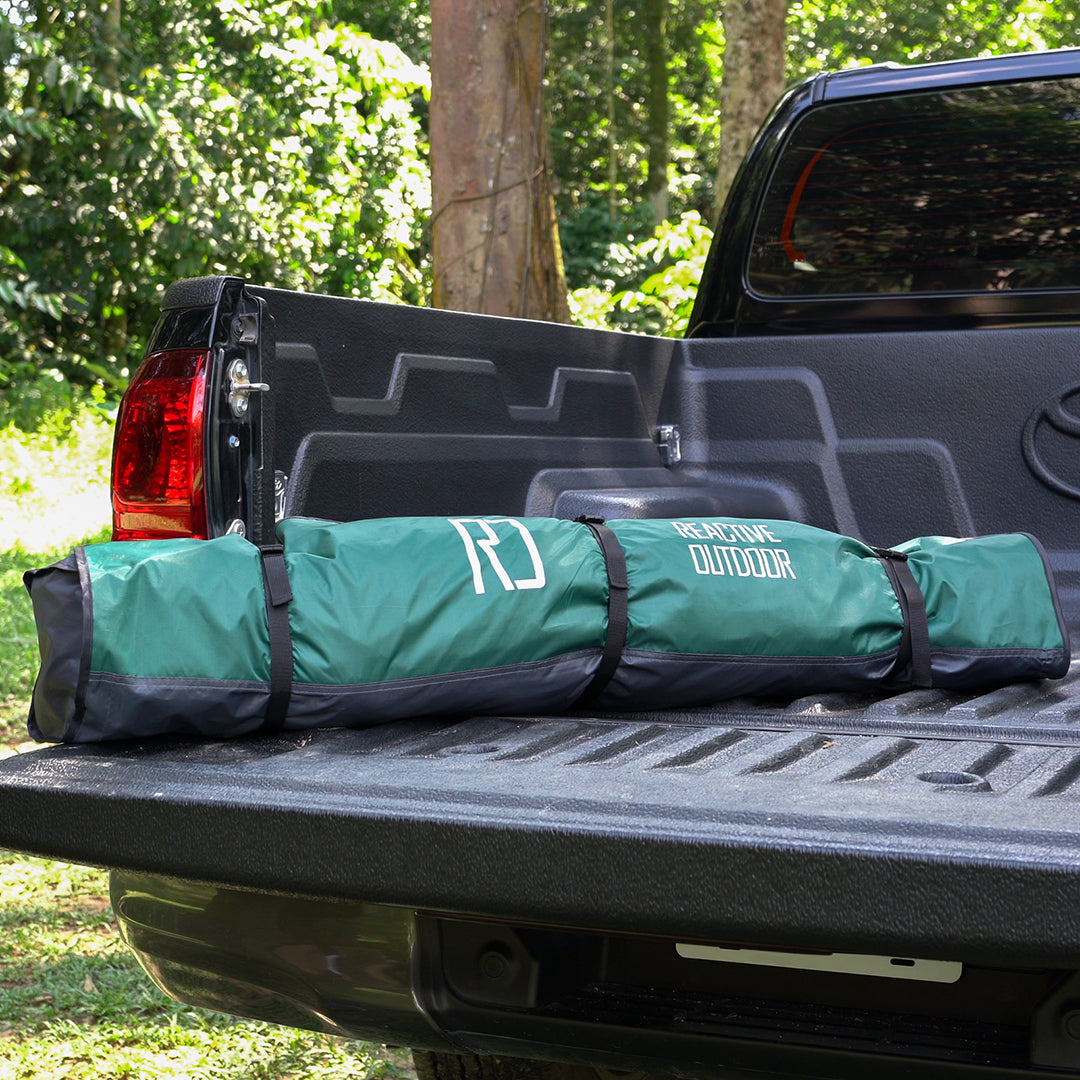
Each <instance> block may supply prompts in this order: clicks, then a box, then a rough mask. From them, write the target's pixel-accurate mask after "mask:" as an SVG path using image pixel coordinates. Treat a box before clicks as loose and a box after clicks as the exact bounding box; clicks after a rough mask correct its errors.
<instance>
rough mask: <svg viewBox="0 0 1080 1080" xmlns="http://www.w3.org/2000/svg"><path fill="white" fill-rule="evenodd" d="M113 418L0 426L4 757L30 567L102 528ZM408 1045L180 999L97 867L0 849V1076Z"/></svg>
mask: <svg viewBox="0 0 1080 1080" xmlns="http://www.w3.org/2000/svg"><path fill="white" fill-rule="evenodd" d="M110 437H111V436H110V429H109V425H108V423H107V422H106V421H105V420H103V419H102V418H101V417H100V416H98V415H97V414H96V413H94V412H92V411H87V412H84V413H81V414H78V415H76V416H75V417H74V418H71V417H66V418H65V417H59V418H58V419H57V420H56V422H54V423H52V424H51V425H50V424H47V425H46V426H45V428H44V430H41V431H39V432H36V433H33V434H27V433H24V432H20V431H18V430H16V429H14V428H11V427H9V428H6V429H0V757H3V756H7V755H9V754H13V753H26V752H30V751H32V749H33V747H34V744H32V743H29V742H28V741H27V736H26V729H25V722H26V711H27V707H28V704H29V697H30V692H31V689H32V687H33V679H34V675H35V673H36V670H37V639H36V634H35V631H34V618H33V612H32V610H31V607H30V602H29V600H28V598H27V596H26V592H25V589H24V588H23V584H22V575H23V573H24V572H25V571H26V570H29V569H31V568H33V567H37V566H47V565H48V564H49V563H51V562H55V561H56V560H57V559H60V558H63V556H64V555H66V554H67V553H68V551H69V550H70V549H71V547H73V546H74V545H75V544H78V543H81V542H84V541H85V542H89V541H92V540H104V539H107V536H108V521H109V500H108V476H109V460H108V454H109V445H110ZM414 1075H415V1074H414V1073H413V1071H412V1068H411V1064H410V1062H409V1055H408V1052H407V1051H388V1050H386V1049H384V1048H379V1047H374V1046H371V1045H369V1044H365V1043H360V1042H353V1041H350V1040H345V1039H338V1038H333V1037H330V1036H326V1035H319V1034H314V1033H312V1032H301V1031H295V1030H293V1029H291V1028H283V1027H277V1026H275V1025H273V1024H263V1023H254V1022H251V1021H244V1020H238V1019H235V1018H233V1017H228V1016H224V1015H222V1014H219V1013H212V1012H207V1011H205V1010H201V1009H195V1008H189V1007H187V1006H184V1005H180V1004H178V1003H176V1002H174V1001H172V1000H171V999H170V998H168V997H166V996H165V995H164V994H163V993H161V991H159V990H158V989H157V988H156V987H155V986H154V985H153V984H152V983H151V982H150V980H149V979H148V978H147V977H146V975H145V974H144V973H143V971H142V969H141V968H140V967H139V965H138V963H137V962H136V961H135V959H134V957H133V956H132V955H131V954H130V953H129V952H128V951H127V949H126V948H125V947H124V946H123V945H122V944H121V942H120V939H119V937H118V935H117V933H116V928H115V926H114V925H113V921H112V913H111V910H110V908H109V903H108V876H107V874H106V873H105V872H104V871H102V870H95V869H90V868H88V867H80V866H68V865H66V864H62V863H56V862H50V861H47V860H44V859H31V858H27V857H25V856H21V855H16V854H13V853H11V852H4V851H0V1080H113V1078H116V1080H120V1078H124V1080H128V1078H140V1080H156V1078H159V1077H160V1078H162V1080H165V1078H169V1080H175V1078H191V1080H196V1078H197V1080H233V1078H235V1080H241V1078H243V1080H286V1078H290V1080H291V1078H294V1077H295V1078H297V1080H299V1078H300V1077H304V1078H311V1080H315V1078H321V1080H346V1078H348V1080H361V1078H365V1077H372V1078H377V1077H386V1078H388V1080H393V1078H411V1077H413V1076H414Z"/></svg>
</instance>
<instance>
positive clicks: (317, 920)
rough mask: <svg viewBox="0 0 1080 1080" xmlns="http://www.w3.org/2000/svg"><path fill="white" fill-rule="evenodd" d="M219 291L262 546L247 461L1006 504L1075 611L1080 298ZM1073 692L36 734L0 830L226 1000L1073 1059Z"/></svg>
mask: <svg viewBox="0 0 1080 1080" xmlns="http://www.w3.org/2000/svg"><path fill="white" fill-rule="evenodd" d="M215 288H217V287H216V286H210V287H207V286H200V287H198V288H195V289H191V288H188V287H182V288H180V289H179V290H177V291H174V292H173V293H172V294H171V295H172V298H173V301H174V302H176V303H187V302H192V303H195V302H199V303H201V302H203V301H204V300H205V297H207V296H208V295H216V296H218V297H220V296H221V295H224V292H223V291H222V289H221V288H217V292H215V291H214V289H215ZM229 288H230V289H233V290H238V289H239V283H236V282H235V281H234V282H233V283H232V284H230V286H229ZM247 295H248V298H249V300H250V301H251V302H252V303H255V302H257V303H258V304H260V305H262V313H263V314H262V324H261V332H260V334H259V337H258V342H257V345H250V346H245V347H250V348H251V349H253V350H256V352H257V355H256V353H255V352H253V354H252V356H251V357H250V358H249V360H250V363H249V365H248V366H249V370H250V371H251V372H252V377H253V378H254V379H259V380H260V381H262V382H265V383H267V384H269V386H270V388H271V389H270V392H269V393H267V394H263V395H260V397H261V399H262V400H261V401H260V404H259V406H258V409H259V410H264V411H262V412H260V413H259V414H258V415H259V416H260V417H261V420H260V422H261V423H262V426H263V430H262V432H261V434H260V435H259V436H258V437H257V438H256V437H254V436H253V437H252V439H251V442H250V445H251V446H253V447H260V446H261V447H265V448H267V454H268V455H269V460H267V459H266V458H265V457H264V458H263V459H262V460H260V461H258V462H257V463H255V464H256V465H257V468H254V469H252V470H251V475H255V476H258V477H259V478H260V479H259V481H258V482H259V483H261V484H262V485H263V489H262V490H263V494H262V495H261V496H260V497H259V498H252V499H251V504H252V505H253V506H255V507H256V509H257V511H258V512H261V513H262V514H263V515H264V516H263V518H262V519H261V520H258V519H256V520H253V521H249V522H248V526H249V535H255V536H256V538H259V537H266V536H268V535H269V534H270V531H271V530H272V527H273V521H272V516H273V515H272V508H273V502H274V500H273V499H272V498H271V494H270V489H272V487H273V485H272V484H271V483H270V480H271V478H272V479H273V480H274V481H275V482H276V485H277V487H278V488H279V491H280V499H279V500H278V503H279V509H280V510H283V511H284V512H285V513H286V514H289V515H310V516H331V517H340V518H358V517H369V516H392V515H409V514H435V515H439V516H453V515H461V514H464V515H472V514H487V513H491V514H535V515H551V516H557V517H576V516H577V515H579V514H582V513H592V514H599V515H601V516H605V517H609V518H619V517H666V518H675V517H690V518H698V519H708V518H714V519H715V518H729V517H750V518H756V519H759V520H760V519H765V518H771V517H779V518H785V517H787V518H794V519H797V520H801V521H804V522H807V523H808V524H811V525H816V526H819V527H822V528H827V529H833V530H835V531H838V532H843V533H846V534H849V535H853V536H857V537H859V538H861V539H863V540H866V541H867V542H869V543H872V544H875V545H879V546H890V545H892V544H895V543H898V542H902V541H904V540H906V539H909V538H911V537H914V536H919V535H929V534H945V535H953V536H967V535H973V534H979V533H990V532H1007V531H1009V532H1011V531H1021V530H1022V531H1030V532H1032V533H1034V534H1035V535H1036V536H1037V537H1039V539H1040V540H1041V541H1042V542H1043V545H1044V547H1045V548H1046V549H1047V552H1048V555H1049V559H1050V562H1051V565H1052V567H1053V569H1054V572H1055V576H1056V578H1057V581H1058V585H1059V590H1060V593H1061V601H1062V609H1063V612H1064V615H1065V618H1066V620H1067V622H1068V623H1069V625H1070V627H1071V628H1072V631H1073V633H1074V634H1075V632H1076V630H1077V628H1078V627H1080V544H1078V542H1077V537H1078V536H1080V473H1078V471H1077V467H1076V457H1075V438H1076V435H1077V433H1078V432H1080V412H1074V410H1077V409H1078V406H1077V401H1078V400H1080V384H1078V383H1077V381H1076V362H1075V357H1076V353H1077V348H1076V345H1077V339H1078V336H1080V331H1077V330H1076V329H1074V328H1048V327H1032V328H1030V329H1023V328H1021V329H1013V330H998V331H989V330H972V331H964V330H951V331H948V332H941V333H935V332H932V331H925V332H920V333H905V334H886V333H882V334H845V335H838V336H831V337H812V336H808V337H789V338H784V339H764V338H762V339H745V340H744V339H739V338H733V339H722V340H721V339H716V340H706V339H702V340H689V341H683V342H671V341H658V340H656V339H650V338H644V337H635V336H627V335H618V334H610V333H604V332H592V331H585V330H580V329H578V328H571V327H555V326H542V325H539V324H523V323H520V322H518V321H516V320H504V319H490V318H482V317H476V316H466V315H461V314H458V313H452V312H437V311H425V310H417V309H408V308H392V307H387V306H385V305H379V304H370V303H363V302H358V301H347V300H340V299H336V298H332V297H318V296H304V295H300V294H294V293H283V292H279V291H277V290H270V289H250V290H248V293H247ZM200 297H201V298H203V300H200V299H199V298H200ZM166 299H167V300H168V297H167V298H166ZM224 314H225V315H228V313H227V312H226V313H224ZM252 337H253V335H250V334H248V333H247V332H246V331H245V334H244V335H243V338H244V341H245V342H247V341H249V340H250V339H251V338H252ZM208 430H211V431H213V430H215V429H214V428H213V427H212V426H211V427H210V428H209V429H208ZM222 430H224V429H222ZM219 434H220V432H219ZM218 459H219V460H220V461H221V462H225V463H227V461H228V456H227V454H226V453H225V452H224V449H223V450H222V452H221V453H220V454H219V455H218ZM223 467H224V466H223ZM244 475H246V474H244V473H243V470H240V469H237V470H236V478H238V479H236V482H237V483H244V482H246V481H245V480H244ZM208 486H209V489H210V490H211V494H212V493H213V477H210V480H209V481H208ZM226 486H227V485H226ZM242 503H243V500H242V499H240V500H238V501H237V503H236V504H235V505H237V506H240V505H241V504H242ZM222 510H223V511H224V508H222ZM230 512H234V511H232V510H230ZM267 515H268V516H267ZM220 516H221V517H222V518H223V519H224V517H225V516H226V515H225V514H224V512H223V513H222V514H221V515H220ZM256 525H257V526H258V527H255V526H256ZM993 584H994V583H993V582H992V581H988V582H987V587H988V588H993ZM717 617H718V618H722V617H724V613H723V612H722V611H721V612H718V613H717ZM1077 718H1080V668H1078V667H1076V666H1074V667H1073V669H1072V671H1071V673H1070V675H1069V676H1068V677H1067V678H1066V679H1064V680H1061V681H1058V682H1048V683H1039V684H1018V685H1014V686H1011V687H1007V688H1005V689H1002V690H998V691H996V692H994V693H991V694H986V695H982V696H977V697H972V696H967V695H962V694H949V693H944V692H942V691H936V690H925V691H922V690H921V691H914V692H909V693H903V694H896V695H891V696H890V695H886V694H870V695H863V696H858V697H856V696H850V695H848V696H845V695H835V696H814V697H808V698H801V699H799V700H795V701H774V702H768V701H748V700H739V701H730V702H725V703H720V704H717V705H716V706H714V707H711V708H707V709H697V710H682V711H665V712H652V713H641V714H617V715H616V714H600V715H598V714H595V713H593V712H581V713H575V714H572V715H568V716H557V717H553V716H530V715H522V716H505V717H503V716H485V717H459V718H456V719H425V718H416V719H414V720H408V721H401V722H395V723H390V724H386V725H383V726H378V727H371V728H367V729H356V730H351V729H348V730H347V729H325V730H315V731H311V732H307V733H303V734H289V735H275V736H254V737H248V738H243V739H237V740H225V741H214V742H203V741H197V740H179V739H175V740H173V739H169V740H166V739H162V740H154V741H146V742H143V743H117V744H108V745H101V746H76V747H57V748H52V749H42V750H37V751H33V752H30V753H27V754H23V755H20V756H16V757H14V758H10V759H8V760H6V761H3V762H0V844H2V845H4V846H6V847H10V848H13V849H16V850H22V851H26V852H30V853H36V854H43V855H49V856H54V857H57V858H63V859H69V860H74V861H81V862H87V863H93V864H99V865H103V866H108V867H111V868H112V869H113V870H114V875H113V881H114V886H113V899H114V907H115V909H116V911H117V915H118V918H119V920H120V924H121V927H122V931H123V933H124V935H125V937H126V939H127V940H128V942H129V944H131V945H132V947H133V948H134V949H135V951H136V953H137V954H138V955H139V956H140V958H141V959H142V961H143V963H144V964H145V965H146V967H147V969H148V970H149V971H150V972H151V974H152V975H153V976H154V978H155V979H157V980H158V982H159V983H160V984H161V985H162V986H164V987H166V988H167V989H168V990H169V991H170V992H171V993H174V994H176V995H177V996H179V997H181V998H182V999H183V1000H187V1001H192V1002H195V1003H199V1004H204V1005H208V1006H210V1007H212V1008H218V1009H222V1010H224V1011H228V1012H234V1013H239V1014H242V1015H249V1016H257V1017H262V1018H264V1019H270V1020H277V1021H279V1022H282V1023H289V1024H294V1025H297V1026H308V1027H314V1028H318V1029H321V1030H327V1031H336V1032H341V1033H345V1034H351V1035H357V1036H360V1037H363V1038H369V1039H376V1040H380V1041H390V1042H394V1043H398V1044H402V1045H408V1046H412V1047H420V1048H423V1047H429V1048H432V1049H439V1050H443V1051H451V1052H462V1051H465V1052H483V1053H487V1054H497V1055H498V1054H501V1055H511V1056H516V1057H522V1058H536V1057H548V1058H550V1059H552V1060H555V1061H561V1062H564V1063H571V1064H582V1065H589V1066H593V1067H603V1066H606V1067H609V1068H613V1069H623V1070H625V1069H645V1070H648V1071H652V1072H661V1073H666V1072H670V1071H675V1072H677V1073H678V1074H679V1075H682V1076H689V1077H695V1076H699V1077H707V1076H711V1075H713V1073H714V1072H715V1067H716V1065H717V1063H719V1062H723V1063H725V1064H727V1065H730V1066H733V1067H736V1066H737V1067H744V1068H750V1069H756V1070H773V1071H778V1072H785V1073H789V1074H799V1075H817V1076H823V1077H833V1078H835V1077H839V1076H852V1077H854V1076H860V1077H861V1076H864V1075H865V1074H866V1070H867V1069H868V1068H872V1069H874V1071H875V1074H878V1075H880V1076H882V1077H883V1078H884V1077H886V1076H895V1077H897V1078H899V1077H901V1076H911V1075H918V1076H920V1077H921V1076H926V1075H931V1074H930V1073H927V1072H926V1071H925V1070H924V1066H925V1065H926V1063H928V1062H931V1061H935V1062H939V1063H949V1064H948V1068H947V1069H946V1071H945V1072H942V1073H940V1074H935V1075H948V1076H950V1077H954V1078H955V1077H960V1076H966V1075H970V1076H980V1077H986V1076H995V1077H998V1078H1004V1077H1006V1076H1009V1077H1013V1076H1015V1077H1019V1076H1022V1075H1023V1076H1029V1075H1031V1072H1032V1070H1035V1071H1036V1072H1037V1071H1039V1070H1044V1069H1056V1068H1067V1069H1071V1070H1072V1071H1073V1073H1074V1074H1075V1073H1076V1072H1077V1071H1078V1070H1080V1037H1074V1035H1073V1034H1072V1032H1073V1031H1074V1030H1075V1031H1077V1032H1080V1004H1077V1003H1080V975H1078V974H1077V972H1078V971H1080V934H1077V932H1076V925H1077V923H1076V912H1077V911H1078V910H1080V849H1078V847H1077V845H1076V842H1075V828H1076V820H1077V799H1078V798H1080V782H1078V781H1080V730H1078V725H1077ZM702 948H703V949H705V950H706V951H708V950H716V949H721V950H724V951H723V952H721V953H718V954H715V956H717V957H723V959H722V960H718V961H717V962H709V961H708V959H694V958H687V957H686V956H684V952H681V951H680V949H682V950H684V951H685V950H686V949H690V951H691V952H693V951H694V950H695V949H702ZM743 949H746V950H749V951H750V952H751V953H754V954H755V955H756V954H760V953H761V952H762V951H764V952H767V953H768V952H770V951H771V952H772V953H775V954H777V956H778V957H779V959H778V963H779V966H777V967H769V966H768V965H765V966H761V965H757V966H755V965H754V964H750V963H741V962H739V960H738V959H735V960H733V959H731V956H732V952H733V951H738V950H743ZM708 956H710V957H713V956H714V954H713V953H708ZM800 957H801V958H802V959H800ZM806 957H811V958H816V959H815V960H814V963H817V962H819V961H820V962H822V963H824V962H826V961H825V960H824V959H822V958H829V957H831V959H829V960H828V962H833V961H835V962H836V963H838V964H840V965H841V966H840V967H839V968H836V969H830V970H827V971H821V970H817V969H813V970H811V969H808V968H807V965H808V964H810V965H811V968H813V964H811V962H810V961H809V960H806V959H805V958H806ZM838 957H839V959H837V958H838ZM852 957H854V959H851V958H852ZM930 962H942V963H944V964H945V965H946V967H947V968H948V969H949V970H952V969H953V967H954V966H955V967H956V969H957V970H959V969H960V968H962V971H963V974H962V975H961V976H960V977H959V978H958V980H957V981H956V982H955V983H948V984H942V985H936V984H934V983H933V982H932V981H930V982H928V981H926V979H924V978H923V976H922V975H921V974H920V972H921V971H922V967H923V965H925V964H927V963H930ZM862 963H869V964H871V965H877V967H876V969H875V970H879V971H880V970H884V972H885V974H884V975H882V976H881V977H878V978H873V979H868V978H866V977H865V976H864V975H860V974H856V973H854V971H853V969H852V968H851V966H850V965H851V964H855V965H856V966H857V965H858V964H862ZM845 965H847V966H845ZM935 970H936V969H935ZM898 973H899V974H898ZM912 1062H916V1065H915V1066H914V1071H913V1067H912ZM733 1075H737V1074H733Z"/></svg>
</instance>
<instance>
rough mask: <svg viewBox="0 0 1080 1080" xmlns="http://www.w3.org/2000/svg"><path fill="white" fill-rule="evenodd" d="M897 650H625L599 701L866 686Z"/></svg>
mask: <svg viewBox="0 0 1080 1080" xmlns="http://www.w3.org/2000/svg"><path fill="white" fill-rule="evenodd" d="M896 656H897V652H896V650H892V649H890V650H888V651H886V652H881V653H874V654H873V655H871V656H854V657H847V656H835V657H834V656H821V657H819V656H704V655H698V654H693V653H691V654H678V653H661V652H650V651H647V650H645V649H627V650H626V651H625V652H624V653H623V658H622V663H621V664H620V665H619V669H618V671H616V672H615V675H614V677H613V678H612V680H611V682H610V683H608V685H607V688H606V689H605V690H604V692H603V693H602V694H601V695H600V697H599V699H598V704H599V705H601V706H602V707H603V708H605V709H622V708H633V709H662V708H664V707H665V706H667V705H669V703H670V701H671V696H672V695H671V688H672V686H674V685H677V686H678V687H679V697H680V698H681V699H683V700H686V701H690V700H695V701H698V702H708V701H714V702H717V701H724V700H727V699H730V698H736V697H755V696H759V695H768V696H770V697H775V698H778V699H781V700H782V699H784V698H792V697H799V696H802V695H804V694H809V693H814V692H817V691H838V692H839V691H845V690H865V689H866V688H867V686H868V685H871V684H872V683H873V682H875V681H878V680H885V678H886V677H887V676H888V675H889V674H890V673H891V672H892V671H893V669H894V667H895V664H896Z"/></svg>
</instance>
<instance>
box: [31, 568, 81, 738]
mask: <svg viewBox="0 0 1080 1080" xmlns="http://www.w3.org/2000/svg"><path fill="white" fill-rule="evenodd" d="M76 555H77V553H76V552H73V553H72V554H71V555H69V556H68V557H67V558H66V559H63V560H62V561H61V562H58V563H55V564H54V565H52V566H47V567H44V568H43V569H40V570H28V571H27V572H26V573H25V574H24V575H23V583H24V585H25V586H26V590H27V592H28V593H29V594H30V600H31V602H32V603H33V606H34V618H35V620H36V621H37V628H38V650H39V652H40V654H41V666H40V668H39V670H38V677H37V681H36V682H35V684H34V695H33V700H32V702H31V706H30V716H29V718H28V721H27V727H28V728H29V731H30V735H31V737H32V738H35V739H42V738H44V739H47V740H50V741H56V742H59V741H61V740H67V739H71V738H73V737H74V735H75V732H76V731H77V729H78V726H79V723H80V721H81V719H82V714H83V709H84V707H85V701H86V688H87V680H88V678H89V671H90V648H91V644H92V639H91V638H89V637H88V636H87V632H86V628H87V625H88V624H90V615H89V613H88V612H87V611H86V601H87V597H86V594H85V592H84V589H83V583H82V581H81V575H80V570H79V566H78V565H77V558H76Z"/></svg>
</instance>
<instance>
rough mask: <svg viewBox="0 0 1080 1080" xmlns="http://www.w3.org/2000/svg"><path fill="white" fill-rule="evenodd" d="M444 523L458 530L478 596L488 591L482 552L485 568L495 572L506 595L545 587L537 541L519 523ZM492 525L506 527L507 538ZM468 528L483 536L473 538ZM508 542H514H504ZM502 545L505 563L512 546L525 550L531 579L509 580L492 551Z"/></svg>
mask: <svg viewBox="0 0 1080 1080" xmlns="http://www.w3.org/2000/svg"><path fill="white" fill-rule="evenodd" d="M447 520H448V521H449V522H450V524H451V525H453V526H454V528H455V529H457V531H458V535H459V536H460V537H461V539H462V541H463V542H464V544H465V554H466V555H467V556H468V558H469V566H470V567H471V569H472V579H473V588H474V589H475V590H476V595H477V596H481V595H483V594H484V593H485V592H486V591H487V590H486V589H485V587H484V568H483V563H482V562H481V560H480V552H481V551H482V552H483V553H484V556H485V558H486V559H487V562H488V565H489V566H490V567H491V569H492V570H494V571H495V576H496V577H497V578H498V579H499V582H500V583H501V584H502V587H503V588H504V589H505V590H506V591H507V592H513V591H514V590H515V589H542V588H543V587H544V584H545V582H546V580H547V579H546V577H545V576H544V564H543V561H542V560H541V559H540V552H539V550H538V549H537V547H536V541H535V540H534V539H533V538H532V533H530V532H529V530H528V529H526V528H525V526H524V525H522V524H521V522H520V521H515V520H514V518H448V519H447ZM495 525H504V526H509V527H510V528H511V529H512V530H513V532H510V533H509V534H508V535H506V530H505V529H504V530H503V533H504V535H503V536H501V537H500V536H499V534H498V533H497V532H496V531H495V529H494V528H493V527H492V526H495ZM470 526H471V527H472V529H473V530H476V531H477V532H479V533H483V535H482V536H474V535H473V532H472V531H471V530H470V528H469V527H470ZM507 541H513V542H512V543H506V542H507ZM502 543H506V547H505V548H504V555H505V557H506V559H507V561H508V562H511V561H512V559H513V554H514V547H515V546H517V544H518V543H520V544H522V545H524V547H525V551H526V552H527V553H528V556H529V559H530V560H531V562H532V574H533V576H532V577H522V578H512V577H511V576H510V575H509V573H507V570H506V567H505V566H504V565H503V563H502V560H501V559H500V558H499V556H498V554H497V552H496V551H495V548H497V547H498V546H499V545H500V544H502Z"/></svg>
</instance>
